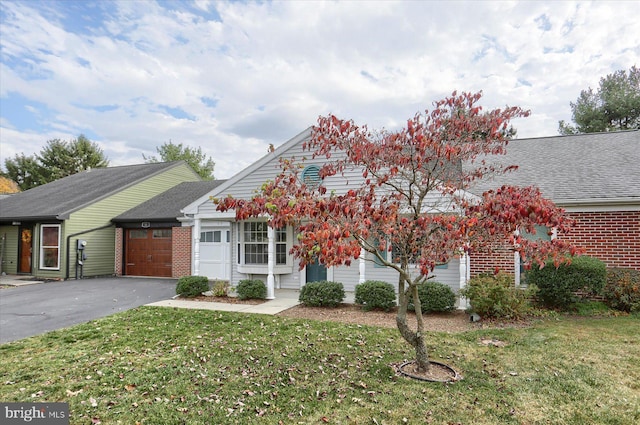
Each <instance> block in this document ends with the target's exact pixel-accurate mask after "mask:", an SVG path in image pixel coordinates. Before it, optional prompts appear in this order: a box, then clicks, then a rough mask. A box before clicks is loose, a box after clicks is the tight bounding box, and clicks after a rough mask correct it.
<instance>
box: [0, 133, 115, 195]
mask: <svg viewBox="0 0 640 425" xmlns="http://www.w3.org/2000/svg"><path fill="white" fill-rule="evenodd" d="M107 166H109V160H108V159H107V158H106V157H105V155H104V152H103V151H102V149H100V147H99V146H98V145H97V144H96V143H94V142H92V141H91V140H89V139H88V138H87V137H85V136H84V135H82V134H81V135H79V136H78V138H77V139H73V140H71V141H66V140H60V139H53V140H49V141H48V142H47V144H46V146H45V147H44V148H42V150H41V151H40V152H39V153H38V154H34V155H25V154H24V153H20V154H17V155H16V156H15V157H13V158H6V159H5V161H4V168H5V170H6V171H3V172H1V173H0V175H2V177H5V178H8V179H10V180H13V181H14V182H16V183H17V185H18V187H20V189H21V190H28V189H31V188H34V187H36V186H40V185H43V184H46V183H50V182H52V181H55V180H58V179H61V178H63V177H66V176H70V175H72V174H76V173H79V172H81V171H85V170H89V169H92V168H102V167H107Z"/></svg>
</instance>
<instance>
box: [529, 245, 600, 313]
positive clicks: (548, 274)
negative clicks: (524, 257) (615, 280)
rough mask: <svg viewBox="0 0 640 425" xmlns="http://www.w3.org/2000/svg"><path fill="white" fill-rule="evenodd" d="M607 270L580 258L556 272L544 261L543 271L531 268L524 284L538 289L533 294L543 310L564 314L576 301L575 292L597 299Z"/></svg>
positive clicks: (562, 265)
mask: <svg viewBox="0 0 640 425" xmlns="http://www.w3.org/2000/svg"><path fill="white" fill-rule="evenodd" d="M606 278H607V267H606V265H605V263H604V262H602V261H601V260H599V259H597V258H594V257H589V256H586V255H585V256H580V257H574V258H572V259H571V264H561V265H560V266H559V267H558V268H556V267H555V266H554V265H553V262H552V261H548V262H547V263H546V264H545V266H544V267H543V268H538V267H533V268H532V269H531V270H529V271H528V272H527V273H526V282H527V284H530V285H535V286H537V287H538V293H537V294H536V296H537V298H538V299H539V300H540V302H541V303H542V304H543V305H545V306H546V307H552V308H559V309H563V310H567V309H569V308H570V307H571V305H572V304H573V303H575V302H576V301H578V299H579V298H580V297H579V296H578V295H577V294H576V292H578V291H581V292H584V293H585V294H586V295H598V294H601V293H602V289H603V288H604V285H605V283H606Z"/></svg>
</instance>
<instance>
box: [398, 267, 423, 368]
mask: <svg viewBox="0 0 640 425" xmlns="http://www.w3.org/2000/svg"><path fill="white" fill-rule="evenodd" d="M405 283H408V282H407V279H406V278H404V277H403V276H400V278H399V281H398V299H399V305H398V314H397V316H396V325H397V326H398V331H400V335H402V337H403V338H404V340H405V341H407V342H408V343H409V345H411V346H412V347H413V348H414V350H415V352H416V365H417V368H418V371H419V372H425V371H427V369H429V353H428V351H427V346H426V344H425V341H424V322H423V320H422V308H421V305H420V298H418V287H417V285H415V284H409V288H408V291H411V294H412V295H413V304H414V306H415V310H416V324H417V330H416V331H413V330H411V328H410V327H409V324H408V323H407V308H408V306H409V294H407V293H405Z"/></svg>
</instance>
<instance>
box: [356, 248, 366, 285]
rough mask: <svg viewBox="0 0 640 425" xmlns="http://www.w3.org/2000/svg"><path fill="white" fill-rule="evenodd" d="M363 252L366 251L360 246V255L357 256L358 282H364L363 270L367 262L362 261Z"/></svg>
mask: <svg viewBox="0 0 640 425" xmlns="http://www.w3.org/2000/svg"><path fill="white" fill-rule="evenodd" d="M365 252H366V251H365V250H364V248H360V257H358V270H359V276H358V283H364V282H365V280H366V276H365V270H366V265H367V264H366V263H365V261H364V255H365Z"/></svg>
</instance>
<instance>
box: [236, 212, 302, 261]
mask: <svg viewBox="0 0 640 425" xmlns="http://www.w3.org/2000/svg"><path fill="white" fill-rule="evenodd" d="M237 229H238V232H237V233H238V240H237V243H238V247H237V254H238V255H237V262H238V266H239V269H240V270H241V271H242V270H245V271H246V272H248V273H260V272H262V271H266V269H267V263H268V261H269V237H268V233H267V230H268V225H267V222H266V221H245V222H242V223H238V228H237ZM289 233H290V232H289V231H288V230H287V229H286V228H284V229H274V265H275V266H276V268H278V266H291V264H292V261H291V260H290V259H289V248H290V246H289V244H290V243H291V238H290V237H289Z"/></svg>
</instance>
